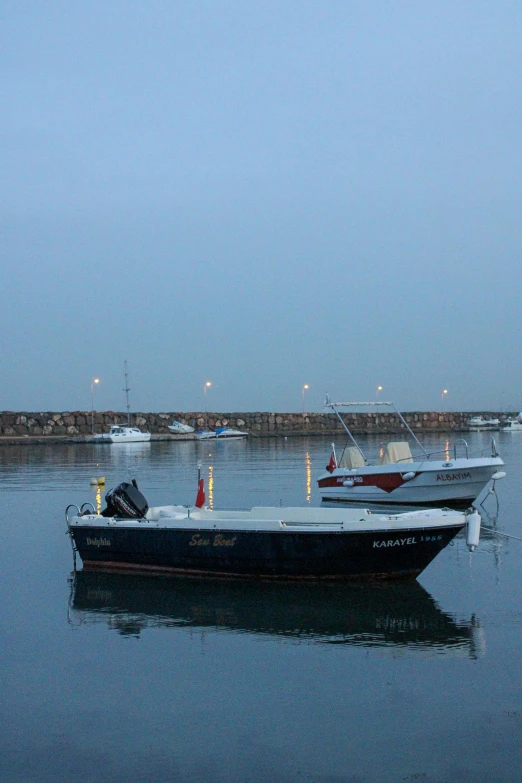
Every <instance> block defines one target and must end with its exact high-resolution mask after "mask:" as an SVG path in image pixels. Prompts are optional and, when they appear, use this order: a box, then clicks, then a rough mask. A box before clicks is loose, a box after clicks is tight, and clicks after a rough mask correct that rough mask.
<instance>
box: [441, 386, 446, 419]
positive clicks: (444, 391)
mask: <svg viewBox="0 0 522 783" xmlns="http://www.w3.org/2000/svg"><path fill="white" fill-rule="evenodd" d="M447 393H448V390H447V389H443V390H442V394H441V395H440V407H441V410H442V412H443V413H444V397H445V395H446V394H447Z"/></svg>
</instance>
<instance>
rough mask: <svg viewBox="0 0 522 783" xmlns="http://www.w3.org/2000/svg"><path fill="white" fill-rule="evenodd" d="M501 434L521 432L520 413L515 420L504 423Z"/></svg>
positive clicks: (521, 414) (521, 415) (521, 419)
mask: <svg viewBox="0 0 522 783" xmlns="http://www.w3.org/2000/svg"><path fill="white" fill-rule="evenodd" d="M502 432H522V412H520V413H519V414H518V416H517V417H516V418H514V419H508V420H507V421H506V422H504V426H503V427H502Z"/></svg>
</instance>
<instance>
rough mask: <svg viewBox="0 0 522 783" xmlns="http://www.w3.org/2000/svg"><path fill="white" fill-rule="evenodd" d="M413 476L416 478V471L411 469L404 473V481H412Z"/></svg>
mask: <svg viewBox="0 0 522 783" xmlns="http://www.w3.org/2000/svg"><path fill="white" fill-rule="evenodd" d="M412 478H415V473H413V472H412V471H411V470H409V471H408V473H403V474H402V480H403V481H411V480H412Z"/></svg>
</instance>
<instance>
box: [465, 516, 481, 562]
mask: <svg viewBox="0 0 522 783" xmlns="http://www.w3.org/2000/svg"><path fill="white" fill-rule="evenodd" d="M479 539H480V514H479V513H478V511H473V513H472V514H468V529H467V532H466V544H467V545H468V549H469V551H470V552H473V551H474V550H475V549H476V548H477V546H478V542H479Z"/></svg>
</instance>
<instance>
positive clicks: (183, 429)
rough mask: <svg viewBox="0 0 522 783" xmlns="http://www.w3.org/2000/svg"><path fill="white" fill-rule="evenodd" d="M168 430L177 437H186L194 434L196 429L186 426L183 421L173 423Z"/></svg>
mask: <svg viewBox="0 0 522 783" xmlns="http://www.w3.org/2000/svg"><path fill="white" fill-rule="evenodd" d="M168 429H169V430H170V431H171V432H173V433H174V434H175V435H186V434H188V433H189V432H194V427H191V426H190V424H184V423H183V422H182V421H173V422H172V424H169V425H168Z"/></svg>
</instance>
